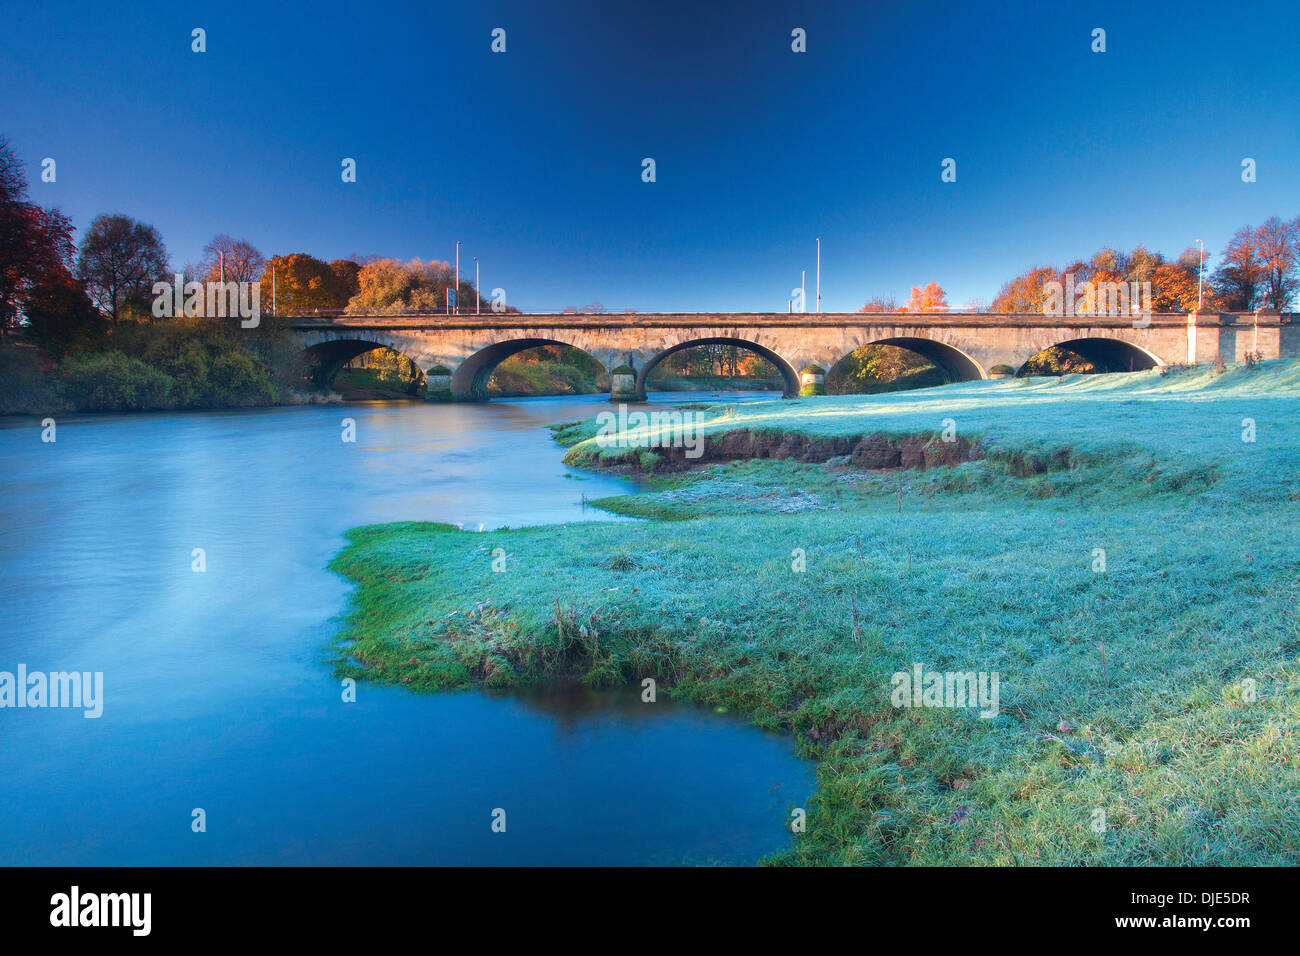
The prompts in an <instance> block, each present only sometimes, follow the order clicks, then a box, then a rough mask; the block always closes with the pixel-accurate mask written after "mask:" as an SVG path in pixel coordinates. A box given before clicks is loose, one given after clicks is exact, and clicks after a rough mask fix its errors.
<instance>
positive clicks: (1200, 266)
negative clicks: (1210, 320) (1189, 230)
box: [1196, 239, 1205, 313]
mask: <svg viewBox="0 0 1300 956" xmlns="http://www.w3.org/2000/svg"><path fill="white" fill-rule="evenodd" d="M1196 241H1197V242H1198V243H1200V246H1201V261H1200V262H1199V263H1197V265H1196V311H1197V312H1198V313H1199V312H1200V311H1201V279H1202V277H1203V276H1204V275H1205V243H1203V242H1201V240H1199V239H1197V240H1196Z"/></svg>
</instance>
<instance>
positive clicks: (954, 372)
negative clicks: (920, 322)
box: [827, 336, 987, 382]
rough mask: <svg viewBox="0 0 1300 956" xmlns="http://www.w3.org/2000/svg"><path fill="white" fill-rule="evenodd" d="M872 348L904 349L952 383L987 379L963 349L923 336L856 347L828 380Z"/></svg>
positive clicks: (881, 341) (878, 340) (833, 365)
mask: <svg viewBox="0 0 1300 956" xmlns="http://www.w3.org/2000/svg"><path fill="white" fill-rule="evenodd" d="M871 345H892V346H893V347H894V348H899V349H904V350H906V351H908V352H912V353H914V354H916V355H919V356H921V358H923V359H925V360H926V361H927V362H930V363H931V364H932V365H934V367H935V368H937V369H939V371H940V372H942V373H943V374H944V376H946V377H947V379H948V380H949V381H952V382H971V381H979V380H980V379H982V378H987V375H986V374H985V372H984V369H983V368H981V367H980V364H979V362H977V361H975V359H973V358H971V357H970V356H969V355H967V354H966V353H965V352H963V351H962V350H961V349H959V348H956V347H955V346H952V345H949V344H947V343H946V342H940V341H938V340H937V339H927V338H921V337H919V336H891V337H889V338H884V339H874V340H872V341H870V342H864V343H863V344H861V345H857V346H854V347H853V349H852V351H849V352H846V353H844V354H843V355H841V356H840V357H839V359H838V360H836V361H835V362H833V363H832V364H831V367H830V368H829V369H827V377H828V378H829V377H830V372H831V371H833V370H835V369H837V368H838V367H839V366H840V365H841V363H843V362H844V360H845V359H847V358H848V357H849V356H850V355H852V354H853V353H854V352H856V351H858V349H863V348H867V347H868V346H871Z"/></svg>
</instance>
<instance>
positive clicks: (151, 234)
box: [76, 215, 169, 325]
mask: <svg viewBox="0 0 1300 956" xmlns="http://www.w3.org/2000/svg"><path fill="white" fill-rule="evenodd" d="M168 273H169V269H168V266H167V250H166V248H164V246H163V241H162V236H160V235H159V234H158V230H157V229H155V228H154V227H153V226H150V225H147V224H146V223H143V222H136V221H135V220H134V219H132V218H131V217H129V216H123V215H113V216H96V217H95V219H94V221H93V222H91V224H90V228H89V229H87V230H86V234H85V235H84V236H83V237H82V239H81V246H80V249H79V251H78V253H77V266H76V276H77V278H78V279H80V280H81V281H83V282H84V283H85V284H86V292H87V294H88V295H89V296H90V300H91V302H93V303H94V304H95V307H96V308H97V309H99V311H100V312H102V313H103V314H104V316H105V317H106V318H108V319H109V320H110V321H112V322H113V324H115V325H116V324H117V323H118V322H120V321H121V320H122V319H125V318H132V317H141V318H143V317H146V316H149V315H150V314H151V309H150V304H151V303H152V301H153V286H154V283H155V282H160V281H161V282H166V281H169V277H168Z"/></svg>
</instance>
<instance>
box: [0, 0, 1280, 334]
mask: <svg viewBox="0 0 1300 956" xmlns="http://www.w3.org/2000/svg"><path fill="white" fill-rule="evenodd" d="M1159 6H1161V7H1165V9H1157V8H1156V7H1157V5H1151V4H1138V3H1133V2H1125V3H1070V4H1059V5H1058V4H1049V3H1045V2H1038V3H1025V4H1011V3H1008V4H1000V3H983V4H955V3H906V4H903V3H897V2H893V3H886V4H874V3H856V4H848V3H842V4H837V3H830V2H819V3H796V2H786V3H769V2H763V0H754V2H737V3H727V4H714V5H708V6H707V8H706V7H704V5H695V4H687V3H676V2H669V0H653V2H647V3H636V2H631V0H619V2H609V3H595V2H579V3H566V4H549V3H543V2H540V0H523V2H518V3H505V2H490V3H458V4H438V3H428V2H425V3H419V4H410V5H405V4H403V5H391V6H390V5H386V4H381V3H354V2H349V3H331V2H320V3H315V4H311V5H307V4H303V5H301V6H300V7H298V8H297V9H293V10H291V9H289V8H288V7H287V6H286V5H283V4H280V3H257V4H242V3H223V4H215V5H212V4H208V5H200V4H192V5H191V4H178V3H159V4H150V3H129V4H89V3H86V4H63V3H40V4H24V5H21V6H19V5H16V4H15V5H10V6H9V8H8V9H7V10H6V12H5V20H6V23H5V27H4V30H3V32H2V33H0V104H3V107H2V108H0V133H3V134H5V135H7V136H9V138H10V140H11V142H12V144H13V146H14V147H15V148H16V150H17V151H18V153H19V155H20V157H21V158H22V159H23V161H24V162H25V163H26V165H27V168H28V170H29V178H30V179H31V180H32V181H33V187H32V193H33V196H34V198H35V199H37V200H38V201H40V202H42V203H44V204H47V205H59V206H61V207H62V208H63V209H64V211H65V212H67V213H69V214H70V215H72V217H73V219H74V221H75V222H76V223H77V225H78V226H79V227H82V228H84V227H85V226H86V225H87V224H88V223H89V221H90V219H91V218H92V217H93V216H94V215H96V214H97V213H101V212H124V213H127V214H129V215H132V216H134V217H136V218H139V219H143V220H144V221H146V222H150V223H152V224H153V225H155V226H156V227H158V229H159V230H161V232H162V234H163V237H164V239H165V240H166V243H167V248H168V251H169V253H170V255H171V257H172V261H173V263H174V264H176V265H178V266H179V265H183V264H184V263H186V262H191V261H197V260H198V259H199V257H200V250H201V249H202V246H203V244H204V243H205V242H206V241H207V240H208V239H209V238H210V237H211V236H212V235H214V234H216V233H221V232H225V233H230V234H231V235H234V236H236V237H241V238H247V239H248V240H250V241H251V242H253V243H254V244H255V245H257V246H258V247H259V248H260V249H261V250H262V252H263V253H265V254H267V255H272V254H277V253H281V254H283V253H289V252H300V251H302V252H310V253H312V254H313V255H316V256H319V257H321V258H325V259H330V258H337V257H340V256H346V255H352V254H358V255H370V254H382V255H390V256H396V257H399V258H402V259H409V258H412V257H420V258H423V259H432V258H437V259H449V258H451V257H452V255H453V249H454V245H453V244H454V242H455V240H456V239H461V240H463V244H462V246H461V268H462V273H463V274H468V275H470V276H471V277H472V274H473V263H472V261H471V259H470V257H471V256H474V255H477V256H479V257H480V259H481V260H482V267H483V287H484V289H491V288H492V287H494V286H501V287H504V288H505V289H506V292H507V300H508V302H509V303H510V304H511V305H515V306H519V307H520V308H524V309H529V308H536V309H542V310H558V309H562V308H564V307H566V306H580V305H583V304H586V303H589V302H592V301H600V302H602V303H603V304H604V305H605V306H606V307H608V308H633V309H638V310H642V311H649V310H655V309H663V310H681V311H699V310H712V309H724V310H781V311H784V310H785V308H786V301H787V299H788V298H789V294H790V289H791V288H792V287H794V286H796V285H798V282H799V270H800V269H801V268H807V269H808V275H809V278H808V291H809V296H810V299H811V296H812V292H813V267H814V256H815V246H814V242H813V240H814V237H816V236H819V235H820V236H821V237H822V289H823V300H822V307H823V310H824V311H841V310H844V311H848V310H853V309H856V308H857V307H858V306H859V305H861V304H862V303H863V302H864V301H865V300H866V299H868V298H870V297H871V296H873V295H878V294H884V295H889V294H892V295H894V296H896V297H898V298H899V300H900V301H901V300H903V299H905V298H906V295H907V292H908V288H909V286H911V285H921V284H924V283H925V282H927V281H929V280H936V281H938V282H939V283H940V284H941V285H943V286H944V288H946V289H947V290H948V293H949V301H950V302H951V303H953V304H954V305H956V304H959V303H963V302H967V301H970V300H972V299H974V298H977V297H979V298H983V299H984V300H985V301H989V300H991V299H992V298H993V296H994V294H995V293H996V292H997V290H998V287H999V286H1000V285H1001V283H1002V282H1003V281H1004V280H1006V279H1007V278H1010V277H1011V276H1012V275H1014V274H1016V273H1018V272H1020V271H1022V270H1024V269H1025V268H1027V267H1029V266H1031V265H1035V264H1038V263H1054V264H1057V265H1063V264H1064V263H1065V262H1066V261H1068V260H1069V259H1071V258H1074V257H1076V256H1084V255H1088V254H1091V253H1092V252H1093V251H1095V250H1096V249H1097V248H1099V247H1101V246H1103V245H1115V246H1118V247H1123V248H1126V249H1127V248H1131V247H1132V246H1135V245H1136V244H1138V243H1139V242H1145V243H1146V244H1147V245H1148V247H1150V248H1154V249H1159V250H1160V251H1163V252H1165V253H1166V254H1168V255H1176V254H1177V253H1178V252H1180V251H1181V250H1182V249H1184V248H1186V247H1187V246H1189V245H1192V244H1193V240H1194V239H1196V238H1197V237H1200V238H1203V239H1204V240H1205V242H1206V246H1207V248H1208V249H1210V250H1216V251H1217V250H1219V249H1221V248H1222V247H1223V244H1224V242H1225V240H1226V239H1227V238H1228V236H1229V235H1230V234H1231V233H1232V231H1233V230H1234V229H1236V228H1237V227H1238V226H1240V225H1243V224H1245V223H1251V224H1258V223H1259V222H1260V221H1262V220H1263V219H1264V218H1266V217H1267V216H1269V215H1273V214H1277V215H1280V216H1283V217H1284V218H1288V219H1289V218H1292V217H1294V216H1296V215H1297V214H1300V122H1298V120H1300V70H1297V68H1296V63H1297V62H1300V25H1298V24H1300V12H1298V11H1297V8H1296V6H1295V5H1294V4H1293V3H1278V4H1276V5H1274V4H1269V3H1258V4H1251V5H1249V6H1238V7H1231V6H1228V5H1224V4H1204V5H1197V4H1189V3H1179V4H1169V5H1159ZM498 26H499V27H503V28H504V29H505V30H506V31H507V52H506V53H505V54H493V53H492V52H491V51H490V49H489V44H490V32H491V30H492V28H494V27H498ZM193 27H203V28H204V29H206V30H207V46H208V52H206V53H204V54H195V53H191V52H190V30H191V29H192V28H193ZM795 27H802V28H804V29H805V30H806V31H807V36H808V52H807V53H804V54H796V53H793V52H791V50H790V42H791V40H790V31H791V30H792V29H793V28H795ZM1094 27H1102V28H1104V29H1105V30H1106V31H1107V48H1108V49H1107V52H1106V53H1104V54H1095V53H1092V52H1091V50H1090V44H1091V36H1090V34H1091V31H1092V29H1093V28H1094ZM45 156H50V157H53V158H55V159H56V160H57V163H58V181H57V183H54V184H44V183H40V182H39V164H40V160H41V159H42V158H43V157H45ZM647 156H649V157H653V158H654V159H655V160H656V163H657V173H658V181H657V182H655V183H653V184H647V183H643V182H642V181H641V160H642V158H643V157H647ZM343 157H355V158H356V160H357V163H358V177H357V182H356V183H354V184H344V183H343V182H341V180H340V176H339V172H340V162H341V160H342V159H343ZM944 157H953V158H955V159H956V160H957V182H956V183H952V184H945V183H942V182H941V181H940V163H941V161H942V160H943V159H944ZM1244 157H1252V158H1254V159H1255V160H1256V161H1257V164H1258V181H1257V182H1254V183H1249V184H1247V183H1243V182H1242V181H1241V161H1242V159H1243V158H1244ZM1213 264H1214V260H1211V261H1210V266H1211V267H1212V266H1213ZM809 309H810V310H811V309H812V302H811V301H810V302H809Z"/></svg>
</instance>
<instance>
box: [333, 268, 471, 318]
mask: <svg viewBox="0 0 1300 956" xmlns="http://www.w3.org/2000/svg"><path fill="white" fill-rule="evenodd" d="M357 285H358V288H357V292H356V294H355V295H353V296H352V298H351V299H350V300H349V301H348V305H347V311H348V312H352V313H359V312H378V313H397V312H415V311H443V310H445V309H446V308H447V298H448V296H447V292H448V290H449V289H451V288H452V287H453V286H455V285H456V274H455V270H454V269H453V268H452V266H451V263H449V262H440V261H438V260H436V259H435V260H432V261H430V262H421V261H420V260H419V259H412V260H411V261H410V262H406V263H403V262H401V261H399V260H397V259H376V260H375V261H373V262H367V263H365V264H364V265H363V266H361V268H360V270H359V271H358V272H357ZM474 296H475V289H474V286H473V284H472V283H470V282H467V281H466V280H465V279H463V278H462V279H461V280H460V288H459V295H458V296H457V299H458V301H459V303H460V311H461V312H465V311H467V310H468V311H470V312H472V311H474ZM484 304H485V303H483V302H482V301H481V300H480V308H482V307H483V305H484Z"/></svg>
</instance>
